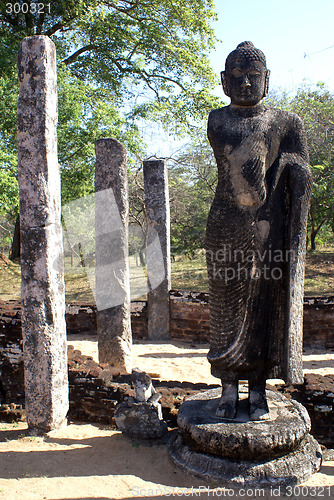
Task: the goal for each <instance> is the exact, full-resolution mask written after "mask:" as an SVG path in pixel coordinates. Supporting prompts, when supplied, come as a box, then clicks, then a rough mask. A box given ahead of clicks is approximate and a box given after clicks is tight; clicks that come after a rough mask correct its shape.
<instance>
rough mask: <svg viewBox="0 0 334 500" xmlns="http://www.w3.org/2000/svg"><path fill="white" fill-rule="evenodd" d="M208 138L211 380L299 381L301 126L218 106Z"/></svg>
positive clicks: (305, 205) (304, 189)
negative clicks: (212, 176)
mask: <svg viewBox="0 0 334 500" xmlns="http://www.w3.org/2000/svg"><path fill="white" fill-rule="evenodd" d="M208 138H209V141H210V144H211V146H212V148H213V151H214V155H215V158H216V161H217V166H218V185H217V190H216V194H215V198H214V201H213V204H212V207H211V210H210V213H209V217H208V222H207V234H206V250H207V267H208V277H209V292H210V351H209V354H208V360H209V361H210V363H211V371H212V374H213V375H214V376H215V377H218V378H220V379H222V380H225V381H232V380H238V379H245V380H250V381H258V380H263V379H267V378H282V379H284V380H285V381H286V382H287V383H301V382H302V380H303V375H302V315H303V283H304V264H305V247H306V226H307V214H308V209H309V203H310V198H311V185H312V180H311V171H310V167H309V163H308V153H307V145H306V139H305V133H304V130H303V125H302V122H301V120H300V118H299V117H298V116H297V115H295V114H292V113H288V112H285V111H281V110H277V109H267V108H265V107H264V106H263V105H262V104H259V105H257V106H254V107H250V108H239V107H236V106H227V107H224V108H221V109H216V110H213V111H212V112H211V113H210V115H209V120H208Z"/></svg>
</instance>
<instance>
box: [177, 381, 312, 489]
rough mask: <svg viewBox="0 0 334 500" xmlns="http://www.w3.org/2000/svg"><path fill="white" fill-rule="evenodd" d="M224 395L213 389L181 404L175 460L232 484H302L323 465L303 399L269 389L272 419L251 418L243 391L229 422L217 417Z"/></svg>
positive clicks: (194, 471) (195, 472)
mask: <svg viewBox="0 0 334 500" xmlns="http://www.w3.org/2000/svg"><path fill="white" fill-rule="evenodd" d="M220 396H221V389H220V388H218V389H213V390H210V391H206V392H204V393H200V394H197V395H195V396H192V397H190V398H189V399H187V400H186V401H185V402H184V403H183V404H182V405H181V407H180V409H179V413H178V424H179V427H180V431H179V432H178V433H177V434H176V435H175V436H173V438H172V439H171V440H170V442H169V454H170V457H171V459H172V461H173V462H174V464H175V465H177V466H178V467H180V468H181V469H183V470H184V471H185V472H188V473H191V474H193V475H195V476H197V477H200V478H202V479H206V480H212V481H214V482H216V483H219V484H220V485H222V486H228V487H238V486H245V485H247V486H250V487H251V486H268V487H269V486H274V485H275V486H276V485H290V484H298V483H300V482H302V481H305V480H306V479H307V478H308V477H309V476H311V475H312V474H313V473H314V472H316V471H317V470H319V468H320V465H321V450H320V446H319V445H318V443H317V442H316V441H315V439H314V438H313V437H312V436H310V435H309V430H310V419H309V416H308V413H307V411H306V410H305V408H304V407H303V406H302V405H301V404H299V403H297V402H296V401H293V400H287V399H286V398H285V397H284V396H282V395H280V394H277V393H274V392H272V391H267V400H268V406H269V415H268V418H267V419H266V420H264V421H263V420H259V421H251V420H249V417H248V408H247V395H246V394H245V393H244V394H241V401H240V404H239V411H238V414H237V417H236V419H234V420H229V421H228V420H222V419H219V418H217V417H216V416H215V411H216V408H217V406H218V402H219V398H220Z"/></svg>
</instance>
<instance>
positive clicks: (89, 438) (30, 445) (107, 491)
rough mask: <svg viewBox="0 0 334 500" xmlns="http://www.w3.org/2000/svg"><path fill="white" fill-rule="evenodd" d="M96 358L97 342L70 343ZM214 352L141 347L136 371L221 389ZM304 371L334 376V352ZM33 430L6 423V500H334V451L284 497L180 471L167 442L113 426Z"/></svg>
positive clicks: (2, 449)
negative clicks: (213, 369)
mask: <svg viewBox="0 0 334 500" xmlns="http://www.w3.org/2000/svg"><path fill="white" fill-rule="evenodd" d="M69 344H71V345H74V347H75V348H76V349H80V350H81V351H82V353H83V354H87V355H91V356H93V357H94V359H97V343H96V341H92V340H91V338H90V340H89V338H81V339H80V340H77V337H74V338H73V337H72V338H70V339H69ZM206 353H207V346H205V345H190V344H185V343H181V342H170V343H158V342H154V343H153V342H144V341H142V342H137V343H135V345H134V366H137V367H139V368H141V369H143V370H145V371H147V372H149V373H151V374H155V376H158V375H159V376H160V378H161V379H165V380H185V381H190V382H206V383H217V380H216V379H214V378H213V377H212V376H211V375H210V369H209V363H208V362H207V360H206ZM304 367H305V371H307V372H309V371H312V372H314V373H319V374H322V375H324V374H326V373H334V352H332V353H321V352H318V353H311V352H307V353H306V354H305V356H304ZM25 431H26V425H25V424H24V423H19V424H5V423H0V471H1V473H0V498H1V499H10V500H11V499H13V500H16V499H24V500H26V499H27V500H30V499H47V500H51V499H57V500H65V499H66V500H72V499H76V500H79V499H80V500H83V499H99V500H102V499H123V500H126V499H133V498H137V499H146V498H151V499H152V498H153V499H154V498H157V499H158V498H162V497H170V498H192V497H193V498H215V497H216V498H218V497H222V498H224V497H229V498H231V497H235V498H294V499H296V498H300V499H301V498H303V499H305V498H309V499H311V498H334V453H333V454H332V460H330V458H331V457H330V455H331V454H330V453H329V454H328V455H327V459H326V461H324V462H323V465H322V468H321V470H320V472H318V473H316V474H314V475H313V476H312V477H311V478H310V479H309V480H308V481H307V482H306V483H304V484H303V485H300V486H299V487H296V488H294V489H293V488H292V489H290V490H288V491H286V492H285V494H284V492H283V491H281V490H279V489H278V488H276V489H273V490H268V491H266V492H264V490H261V489H259V490H258V491H256V490H251V489H245V490H243V489H241V490H239V491H233V490H224V489H222V488H219V487H217V485H214V484H211V485H209V484H207V483H205V482H204V481H203V480H199V479H196V478H193V477H191V476H188V475H186V474H184V473H183V472H181V471H179V470H177V469H176V468H175V467H174V466H173V465H172V464H171V463H170V461H169V458H168V453H167V448H166V445H165V444H154V445H151V444H143V443H142V442H140V443H139V442H135V441H131V440H130V439H129V438H126V437H125V436H123V435H122V434H121V433H120V432H118V431H115V430H113V429H111V428H108V427H105V426H104V427H103V426H98V425H89V424H80V425H78V424H74V423H69V425H68V426H67V427H66V428H63V429H60V430H58V431H55V432H53V433H51V434H50V435H48V436H47V437H44V438H42V437H29V436H26V435H25Z"/></svg>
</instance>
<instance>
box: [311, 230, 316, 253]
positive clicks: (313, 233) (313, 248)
mask: <svg viewBox="0 0 334 500" xmlns="http://www.w3.org/2000/svg"><path fill="white" fill-rule="evenodd" d="M317 233H318V231H311V234H310V239H311V250H315V237H316V236H317Z"/></svg>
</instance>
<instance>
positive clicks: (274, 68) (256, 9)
mask: <svg viewBox="0 0 334 500" xmlns="http://www.w3.org/2000/svg"><path fill="white" fill-rule="evenodd" d="M215 6H216V12H217V14H218V21H217V22H215V23H214V24H213V28H214V30H215V33H216V36H217V37H218V38H219V39H220V40H221V43H217V48H216V50H215V51H214V52H212V53H211V54H210V61H211V64H212V67H213V69H214V70H215V71H216V73H217V74H218V75H219V73H220V71H221V70H223V69H224V66H225V59H226V57H227V55H228V54H229V53H230V52H231V51H232V50H234V49H235V47H236V46H237V45H238V43H240V42H243V41H245V40H250V41H252V42H253V43H254V45H255V46H256V47H258V48H259V49H261V50H262V51H263V52H264V54H265V56H266V58H267V67H268V69H270V71H271V76H270V89H272V90H278V89H280V88H281V89H285V90H288V91H290V92H292V93H294V92H295V91H296V89H297V88H298V87H299V86H300V84H301V83H302V81H303V79H307V80H308V81H309V82H311V83H316V82H318V81H323V82H324V83H325V84H326V85H327V86H328V88H329V89H330V90H331V91H334V25H333V20H334V0H215ZM331 46H332V47H331ZM328 47H331V48H329V49H328V50H324V49H327V48H328Z"/></svg>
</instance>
